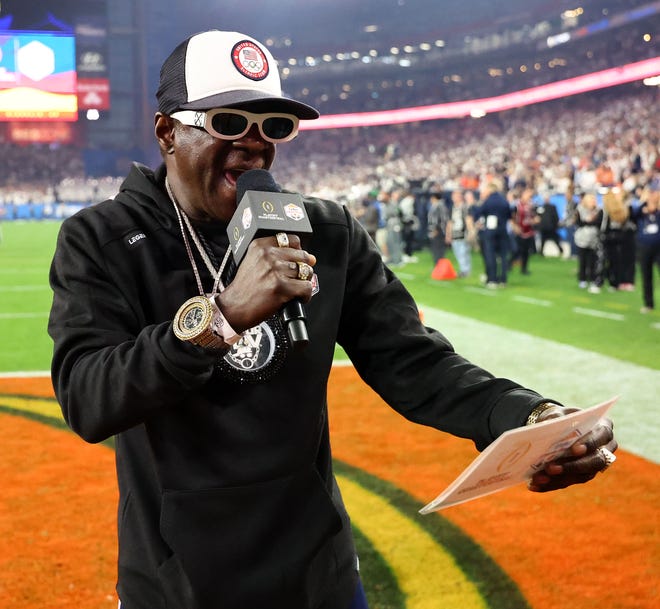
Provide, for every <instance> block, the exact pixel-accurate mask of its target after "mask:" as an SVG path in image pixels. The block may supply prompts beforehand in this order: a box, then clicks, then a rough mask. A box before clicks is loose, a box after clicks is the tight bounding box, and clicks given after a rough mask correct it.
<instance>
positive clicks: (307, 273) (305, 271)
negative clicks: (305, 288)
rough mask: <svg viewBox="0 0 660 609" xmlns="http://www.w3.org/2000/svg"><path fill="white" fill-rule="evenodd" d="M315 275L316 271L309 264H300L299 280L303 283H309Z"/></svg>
mask: <svg viewBox="0 0 660 609" xmlns="http://www.w3.org/2000/svg"><path fill="white" fill-rule="evenodd" d="M313 274H314V269H312V267H311V266H309V264H307V263H306V262H299V263H298V279H300V280H301V281H308V280H309V279H311V278H312V275H313Z"/></svg>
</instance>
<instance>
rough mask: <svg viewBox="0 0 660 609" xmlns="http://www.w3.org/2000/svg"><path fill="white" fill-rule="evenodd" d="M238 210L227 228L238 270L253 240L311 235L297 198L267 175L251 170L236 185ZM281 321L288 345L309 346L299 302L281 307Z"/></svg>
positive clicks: (263, 170)
mask: <svg viewBox="0 0 660 609" xmlns="http://www.w3.org/2000/svg"><path fill="white" fill-rule="evenodd" d="M236 201H238V207H237V209H236V211H235V212H234V215H233V217H232V219H231V221H230V222H229V226H228V227H227V234H228V236H229V243H230V247H231V248H232V255H233V256H234V261H235V262H236V265H237V266H238V265H239V264H240V263H241V261H242V260H243V258H244V257H245V253H246V252H247V248H248V245H250V243H251V242H252V240H253V239H256V238H258V237H264V236H268V235H275V234H276V233H289V234H295V235H298V236H300V237H301V238H304V237H305V236H308V235H311V234H312V225H311V224H310V222H309V218H308V217H307V212H306V210H305V206H304V204H303V200H302V197H301V196H300V195H299V194H294V193H284V192H282V189H281V188H280V187H279V186H278V185H277V183H276V182H275V180H274V179H273V176H272V175H271V174H270V172H268V171H266V170H265V169H251V170H250V171H246V172H245V173H243V174H241V175H240V176H239V178H238V180H237V181H236ZM281 314H282V319H283V321H284V323H285V325H286V328H287V332H288V334H289V339H290V340H291V344H292V345H293V346H294V347H296V348H300V347H304V346H305V345H306V344H307V343H308V342H309V335H308V334H307V324H306V323H305V319H306V316H305V309H304V307H303V305H302V303H301V302H300V300H299V299H297V298H295V299H294V300H292V301H290V302H288V303H287V304H285V305H284V307H282V312H281Z"/></svg>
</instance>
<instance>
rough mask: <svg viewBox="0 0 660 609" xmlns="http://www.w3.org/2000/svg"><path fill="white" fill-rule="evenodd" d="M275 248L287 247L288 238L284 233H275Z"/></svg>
mask: <svg viewBox="0 0 660 609" xmlns="http://www.w3.org/2000/svg"><path fill="white" fill-rule="evenodd" d="M275 239H277V247H289V237H288V235H287V234H286V233H275Z"/></svg>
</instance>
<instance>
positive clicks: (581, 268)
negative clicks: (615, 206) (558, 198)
mask: <svg viewBox="0 0 660 609" xmlns="http://www.w3.org/2000/svg"><path fill="white" fill-rule="evenodd" d="M576 211H577V214H576V217H575V225H576V229H575V245H576V246H577V248H578V282H579V283H578V285H579V287H580V288H586V289H588V290H589V292H591V293H593V294H598V293H599V292H600V290H601V285H602V276H601V268H600V267H601V261H600V259H599V256H600V250H601V248H602V245H601V241H600V226H601V224H602V222H603V210H602V209H600V208H599V207H598V201H597V200H596V195H594V194H593V193H586V194H584V195H583V196H582V200H581V201H580V204H579V205H578V206H577V210H576Z"/></svg>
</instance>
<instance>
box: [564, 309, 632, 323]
mask: <svg viewBox="0 0 660 609" xmlns="http://www.w3.org/2000/svg"><path fill="white" fill-rule="evenodd" d="M573 313H577V314H578V315H589V316H590V317H602V318H603V319H612V320H613V321H624V320H625V319H626V316H625V315H621V313H606V312H605V311H598V310H596V309H584V308H583V307H573Z"/></svg>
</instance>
